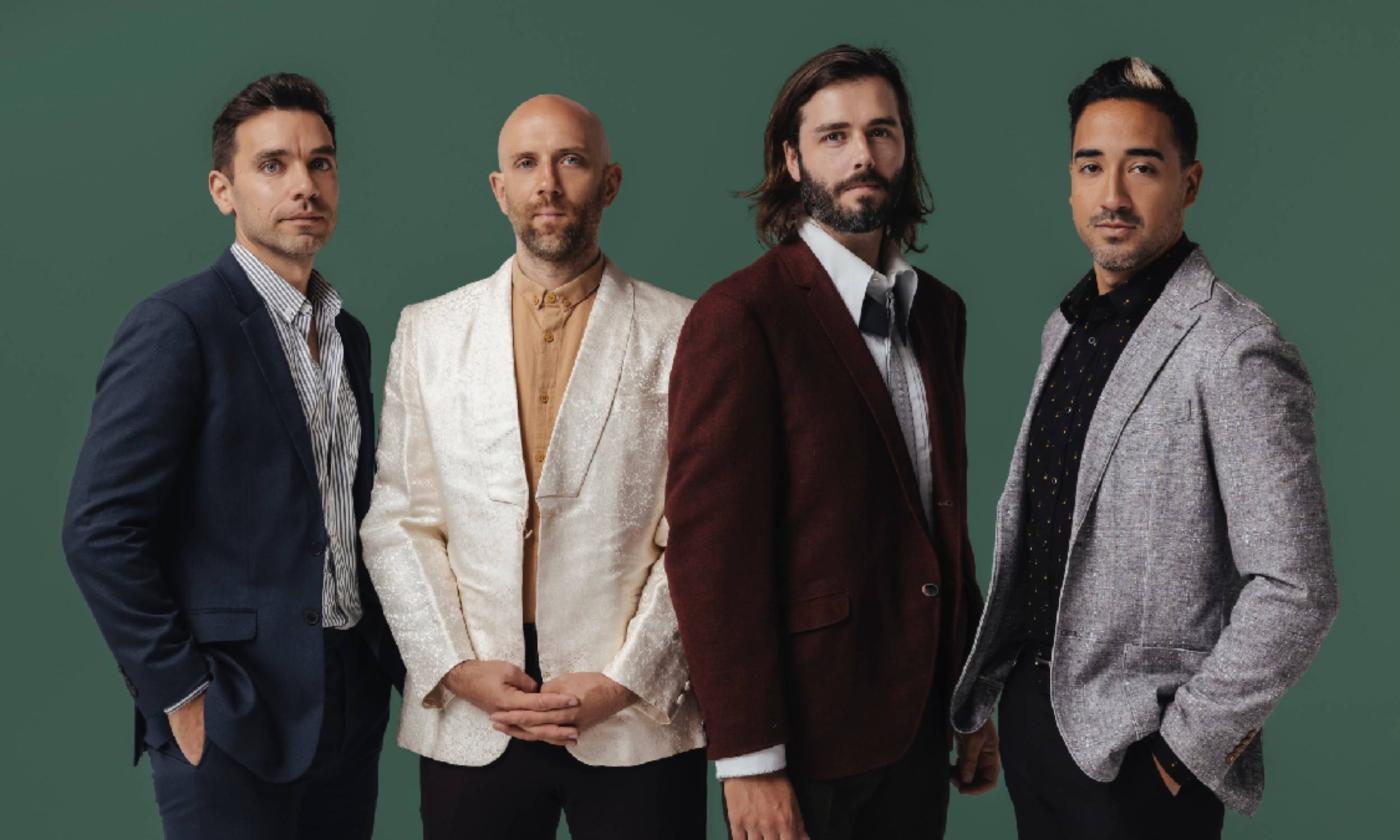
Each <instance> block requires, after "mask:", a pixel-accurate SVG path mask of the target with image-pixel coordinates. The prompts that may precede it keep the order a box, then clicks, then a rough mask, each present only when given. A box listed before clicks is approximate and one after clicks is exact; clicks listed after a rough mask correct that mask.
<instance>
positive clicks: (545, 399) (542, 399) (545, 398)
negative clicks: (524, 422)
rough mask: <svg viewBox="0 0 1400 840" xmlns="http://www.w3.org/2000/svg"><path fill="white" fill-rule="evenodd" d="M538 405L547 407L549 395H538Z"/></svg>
mask: <svg viewBox="0 0 1400 840" xmlns="http://www.w3.org/2000/svg"><path fill="white" fill-rule="evenodd" d="M540 405H549V394H540Z"/></svg>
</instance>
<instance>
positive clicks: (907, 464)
mask: <svg viewBox="0 0 1400 840" xmlns="http://www.w3.org/2000/svg"><path fill="white" fill-rule="evenodd" d="M778 248H779V250H778V257H779V262H780V263H781V265H782V266H783V268H784V270H786V271H787V273H788V276H789V277H790V278H791V280H792V281H793V282H794V283H796V284H797V285H798V286H799V287H800V288H802V289H803V291H805V292H806V299H807V305H808V307H809V308H810V309H811V310H812V314H813V315H814V316H816V319H817V323H819V324H821V327H822V330H823V331H825V332H826V336H827V338H828V339H829V340H830V341H831V344H832V346H833V347H834V348H835V349H836V354H837V355H838V356H840V357H841V362H842V364H843V365H844V366H845V368H846V371H847V372H848V373H849V374H850V375H851V379H853V380H855V384H856V388H857V389H858V390H859V391H860V393H861V396H863V397H864V398H865V403H866V405H867V406H868V407H869V408H870V412H871V414H873V415H874V416H875V425H876V426H877V427H879V429H880V435H881V437H883V438H884V440H885V449H886V451H887V452H888V453H889V456H890V460H892V461H893V462H894V468H895V472H896V473H897V474H898V475H899V484H900V486H901V487H903V488H904V498H905V501H906V502H908V504H909V505H910V506H911V507H912V508H913V509H914V514H915V516H916V517H917V518H918V520H919V521H920V522H923V523H924V524H925V527H927V520H926V519H925V517H924V513H923V503H922V502H921V501H920V499H919V485H918V483H917V482H916V481H915V480H914V465H913V461H912V459H911V458H910V457H909V452H908V447H906V446H905V445H904V433H903V432H902V431H901V430H900V428H899V420H898V418H896V417H895V413H894V402H893V401H892V400H891V399H890V391H889V388H887V387H885V380H884V379H882V378H881V377H880V369H879V368H878V367H876V366H875V359H874V358H872V357H871V355H870V349H869V348H868V347H866V346H865V340H864V339H862V338H861V335H860V329H859V328H857V326H856V323H855V321H854V320H852V319H851V312H850V310H848V309H847V308H846V304H845V303H843V302H842V300H841V296H840V295H839V294H838V293H837V292H836V286H835V284H833V283H832V281H831V278H830V277H828V276H827V274H826V270H825V269H824V268H822V265H821V263H820V262H819V261H818V260H817V258H816V255H814V254H813V253H812V251H811V249H810V248H808V247H807V245H806V243H804V242H802V241H801V240H798V241H797V242H792V243H788V244H785V245H780V246H778Z"/></svg>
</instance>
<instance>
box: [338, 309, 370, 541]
mask: <svg viewBox="0 0 1400 840" xmlns="http://www.w3.org/2000/svg"><path fill="white" fill-rule="evenodd" d="M335 328H336V331H337V332H339V333H340V342H341V344H343V345H344V346H345V372H346V375H347V376H349V377H350V392H351V393H352V394H354V395H355V408H356V410H357V412H358V413H359V417H360V439H359V440H358V441H357V442H356V448H357V450H358V452H359V460H358V462H357V463H356V465H355V476H354V488H355V508H356V514H357V515H358V516H364V514H365V510H363V509H361V505H360V502H361V498H362V497H363V498H364V499H365V501H368V498H369V494H368V493H367V492H364V493H362V492H361V488H362V487H363V488H364V489H366V490H368V488H369V486H370V482H371V480H372V479H373V477H374V396H373V395H372V394H371V393H370V389H369V371H368V370H367V369H366V366H365V359H366V358H368V356H369V353H368V351H367V349H366V348H365V347H363V346H362V342H361V341H360V331H359V330H358V329H356V328H355V326H354V325H353V323H352V320H351V318H350V315H349V313H347V312H346V311H345V310H344V309H342V310H341V311H340V314H339V315H337V316H336V318H335Z"/></svg>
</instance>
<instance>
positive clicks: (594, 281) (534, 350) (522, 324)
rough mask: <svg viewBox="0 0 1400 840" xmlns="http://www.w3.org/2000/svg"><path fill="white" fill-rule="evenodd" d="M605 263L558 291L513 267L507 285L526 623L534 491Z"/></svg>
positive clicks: (535, 559)
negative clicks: (525, 504) (520, 450)
mask: <svg viewBox="0 0 1400 840" xmlns="http://www.w3.org/2000/svg"><path fill="white" fill-rule="evenodd" d="M605 259H606V258H605V257H603V256H602V255H599V257H598V259H597V260H596V261H595V262H594V263H593V265H592V266H591V267H589V268H588V270H587V271H585V272H583V273H582V274H580V275H579V276H578V277H575V278H574V279H572V280H570V281H569V282H567V283H565V284H564V285H562V286H560V287H559V288H557V289H554V290H552V291H551V290H549V289H546V288H545V287H544V286H541V285H540V284H539V283H536V282H535V281H534V280H531V279H530V278H529V277H527V276H526V275H525V272H523V271H521V270H520V264H519V263H518V262H517V263H513V264H512V265H511V272H510V281H511V282H510V285H511V303H510V316H511V335H512V336H513V337H514V344H515V393H516V398H517V403H518V404H519V406H520V441H521V444H522V445H523V447H524V456H525V475H526V477H527V478H528V479H529V482H530V506H529V519H528V521H527V522H526V525H525V529H526V530H525V552H524V557H525V569H524V577H523V578H522V580H523V582H524V587H523V600H524V604H523V607H524V611H525V621H526V622H527V623H529V622H533V621H534V620H535V567H536V566H537V565H538V563H539V542H538V541H537V540H536V531H537V530H538V528H539V511H538V510H537V509H536V507H535V489H536V488H537V487H539V484H540V473H541V472H542V471H543V469H544V459H545V454H546V453H547V451H548V450H549V438H550V435H552V434H553V433H554V421H555V420H556V419H557V418H558V417H559V404H560V402H562V401H563V399H564V388H565V386H567V385H568V384H569V374H570V373H572V372H573V369H574V360H575V359H577V358H578V348H579V344H581V343H582V342H583V330H584V327H586V326H587V325H588V313H589V311H590V310H592V308H593V300H594V298H595V297H596V295H595V293H596V292H597V291H598V283H599V282H600V281H601V280H602V277H603V265H604V260H605Z"/></svg>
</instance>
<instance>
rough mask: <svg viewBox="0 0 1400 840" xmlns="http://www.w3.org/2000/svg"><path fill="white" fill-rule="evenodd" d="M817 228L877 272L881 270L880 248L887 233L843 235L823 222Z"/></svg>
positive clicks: (876, 231) (877, 231)
mask: <svg viewBox="0 0 1400 840" xmlns="http://www.w3.org/2000/svg"><path fill="white" fill-rule="evenodd" d="M817 226H818V227H820V228H821V229H822V230H824V231H826V232H827V233H828V234H830V235H831V238H832V239H835V240H836V241H837V242H840V243H841V246H842V247H843V248H845V249H846V250H847V251H850V252H851V253H852V254H855V255H856V256H857V257H860V259H861V261H862V262H864V263H865V264H866V265H868V266H870V267H871V268H873V269H875V270H876V271H879V270H880V246H881V245H882V244H883V243H884V240H885V232H884V230H883V229H881V230H872V231H871V232H869V233H843V232H842V231H839V230H832V229H831V228H829V227H827V226H826V225H824V224H822V223H821V222H817Z"/></svg>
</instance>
